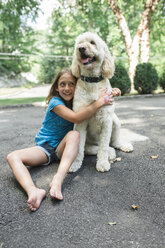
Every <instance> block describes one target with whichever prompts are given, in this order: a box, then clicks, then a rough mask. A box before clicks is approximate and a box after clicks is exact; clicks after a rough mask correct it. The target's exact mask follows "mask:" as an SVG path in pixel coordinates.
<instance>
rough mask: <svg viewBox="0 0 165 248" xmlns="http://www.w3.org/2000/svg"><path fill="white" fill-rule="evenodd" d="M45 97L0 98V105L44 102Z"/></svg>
mask: <svg viewBox="0 0 165 248" xmlns="http://www.w3.org/2000/svg"><path fill="white" fill-rule="evenodd" d="M44 101H45V97H29V98H28V97H27V98H14V99H0V106H8V105H17V104H28V103H35V102H44Z"/></svg>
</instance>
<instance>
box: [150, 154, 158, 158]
mask: <svg viewBox="0 0 165 248" xmlns="http://www.w3.org/2000/svg"><path fill="white" fill-rule="evenodd" d="M150 158H158V155H153V156H150Z"/></svg>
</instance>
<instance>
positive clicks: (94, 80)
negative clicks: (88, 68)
mask: <svg viewBox="0 0 165 248" xmlns="http://www.w3.org/2000/svg"><path fill="white" fill-rule="evenodd" d="M81 80H82V81H85V82H88V83H98V82H100V81H101V80H103V77H102V76H99V77H85V76H83V75H81Z"/></svg>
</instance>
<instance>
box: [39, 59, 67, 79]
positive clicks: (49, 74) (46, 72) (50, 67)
mask: <svg viewBox="0 0 165 248" xmlns="http://www.w3.org/2000/svg"><path fill="white" fill-rule="evenodd" d="M70 65H71V61H70V60H64V59H62V60H58V58H47V57H45V58H44V59H43V60H42V62H41V66H40V74H39V76H38V80H39V82H40V83H45V84H50V83H52V80H53V79H54V77H55V75H56V74H57V73H58V72H59V71H60V70H61V69H63V68H66V67H67V68H68V67H70Z"/></svg>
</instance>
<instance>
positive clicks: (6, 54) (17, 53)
mask: <svg viewBox="0 0 165 248" xmlns="http://www.w3.org/2000/svg"><path fill="white" fill-rule="evenodd" d="M44 1H45V0H40V1H39V0H22V1H18V0H8V1H7V0H1V1H0V87H14V86H22V85H27V84H28V85H29V84H31V85H37V84H50V83H51V82H52V80H53V78H54V76H55V75H56V73H57V72H58V71H59V70H60V69H61V68H63V67H70V66H71V61H72V54H73V49H74V42H75V38H76V37H77V35H79V34H80V33H82V32H86V31H92V32H96V33H97V34H98V35H100V36H101V37H102V38H103V40H104V41H105V42H106V43H107V45H108V47H109V49H110V51H111V53H112V55H113V56H114V58H115V63H116V68H117V70H116V73H117V72H120V74H119V75H121V73H122V75H123V78H124V79H123V80H124V82H121V80H119V81H120V82H119V85H118V84H117V83H116V82H118V80H117V78H120V76H117V74H115V82H114V79H113V80H112V81H113V82H114V83H113V84H114V85H115V86H118V87H120V88H121V87H123V94H126V93H129V92H130V90H131V82H132V78H131V76H130V65H131V63H133V62H134V58H133V57H132V60H131V55H130V54H131V53H132V54H133V53H136V51H137V49H138V50H139V51H138V55H137V63H138V64H140V63H152V66H153V67H154V68H155V70H156V73H157V74H158V77H159V81H160V82H161V86H160V85H159V84H158V83H157V84H156V89H157V88H160V89H161V90H163V89H164V88H165V87H164V86H162V85H165V82H164V80H165V78H164V76H163V75H164V71H165V36H164V33H165V32H164V31H165V30H164V29H165V2H164V1H159V0H153V1H149V0H147V1H146V0H137V1H134V0H129V1H128V0H116V1H107V0H101V1H100V0H91V1H89V0H54V1H52V2H51V8H50V6H49V5H48V3H49V2H50V1H49V0H47V1H45V3H46V4H47V8H50V10H51V14H50V16H49V17H48V18H47V25H42V23H40V19H39V18H38V17H39V16H40V15H41V14H42V15H43V16H44V11H46V10H45V9H43V8H42V3H43V2H44ZM148 2H150V4H151V5H150V6H149V7H148V9H149V10H150V14H151V15H150V16H148V18H149V19H148V26H146V27H144V30H143V31H146V32H148V33H149V39H148V42H149V44H148V46H149V48H150V49H149V57H148V58H147V59H146V60H144V61H143V58H144V56H143V54H142V50H141V51H140V47H142V43H140V42H141V41H140V40H142V33H140V36H139V37H140V38H139V47H138V46H137V47H136V48H135V50H133V42H134V41H135V39H134V38H135V37H136V35H137V31H138V30H139V29H138V28H139V24H140V22H141V20H142V18H143V13H144V10H146V8H147V6H146V3H148ZM113 4H116V5H113ZM154 4H155V5H154ZM114 6H115V7H116V6H117V8H118V9H117V8H116V10H117V11H119V12H120V14H122V15H120V17H121V16H123V17H124V20H125V23H126V24H127V26H128V27H127V28H128V29H126V28H125V30H126V31H127V33H126V35H125V37H124V34H123V30H122V29H121V26H120V23H119V21H118V19H117V14H118V13H119V12H116V14H115V8H114V9H113V7H114ZM35 21H37V22H38V26H35ZM129 35H130V37H131V39H132V40H131V42H132V43H130V44H131V45H130V47H129V44H126V39H127V38H128V37H129ZM131 46H132V47H131ZM128 48H129V49H130V50H129V51H128ZM131 49H132V50H131ZM121 67H123V69H121ZM148 68H149V67H148ZM126 74H127V75H128V76H127V75H126ZM148 74H150V73H148ZM116 76H117V77H116ZM133 77H134V76H133ZM126 78H128V80H127V79H126ZM133 83H134V82H133ZM147 83H150V76H148V79H147ZM122 85H123V86H122ZM163 87H164V88H163ZM151 88H152V87H151ZM132 89H133V88H132ZM121 90H122V89H121ZM152 90H153V89H151V91H152ZM154 90H155V88H154ZM139 92H143V91H139ZM150 93H151V92H150Z"/></svg>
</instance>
